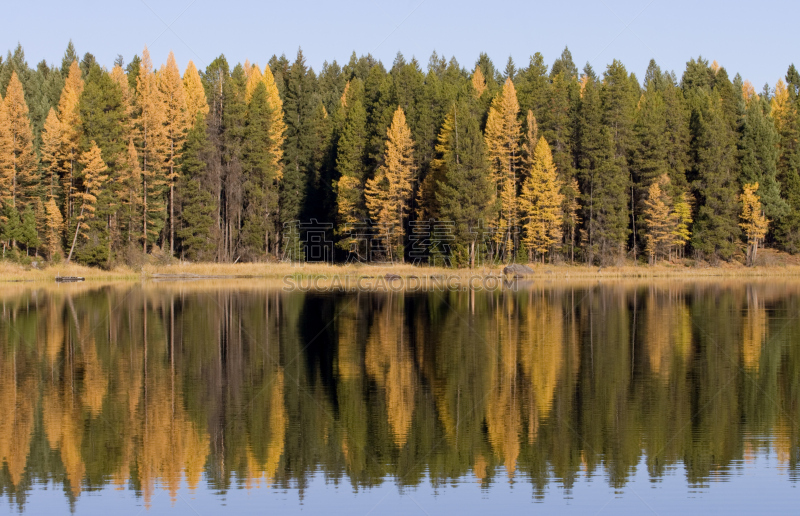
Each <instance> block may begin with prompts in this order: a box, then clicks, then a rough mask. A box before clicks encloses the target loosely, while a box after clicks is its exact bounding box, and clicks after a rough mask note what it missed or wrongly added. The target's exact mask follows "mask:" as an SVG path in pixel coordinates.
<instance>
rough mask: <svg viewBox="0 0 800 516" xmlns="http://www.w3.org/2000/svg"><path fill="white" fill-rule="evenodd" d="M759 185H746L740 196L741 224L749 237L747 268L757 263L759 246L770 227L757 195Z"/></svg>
mask: <svg viewBox="0 0 800 516" xmlns="http://www.w3.org/2000/svg"><path fill="white" fill-rule="evenodd" d="M756 191H758V183H754V184H745V185H744V191H743V192H742V194H741V195H740V196H739V201H740V202H741V203H742V213H741V215H740V217H741V220H742V222H741V223H740V224H739V227H741V228H742V229H743V230H744V234H745V236H746V237H747V266H748V267H752V266H753V265H755V263H756V254H757V253H758V245H759V243H760V242H761V241H762V240H764V236H766V234H767V228H768V227H769V220H768V219H767V217H766V215H765V214H764V207H763V205H762V204H761V201H760V199H759V197H758V196H757V195H756Z"/></svg>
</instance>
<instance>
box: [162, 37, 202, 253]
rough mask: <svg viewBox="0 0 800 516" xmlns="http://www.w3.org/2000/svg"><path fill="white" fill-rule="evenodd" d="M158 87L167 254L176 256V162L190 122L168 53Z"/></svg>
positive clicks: (173, 65)
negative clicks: (163, 140) (166, 204)
mask: <svg viewBox="0 0 800 516" xmlns="http://www.w3.org/2000/svg"><path fill="white" fill-rule="evenodd" d="M158 88H159V91H160V97H161V102H162V106H163V107H162V110H163V116H164V122H163V123H164V128H163V131H164V136H165V138H166V146H167V148H166V161H165V163H164V166H165V167H166V169H167V177H166V179H167V182H168V183H169V255H170V256H174V255H175V185H176V184H177V181H178V177H179V174H178V171H179V167H178V161H179V160H180V157H181V152H182V149H183V143H184V141H186V132H187V131H188V129H189V126H190V124H191V122H193V120H192V119H190V118H189V116H188V115H187V110H186V97H185V96H184V89H183V81H182V80H181V74H180V72H179V71H178V65H177V64H176V63H175V55H174V54H173V53H172V52H170V53H169V57H168V58H167V64H166V66H165V67H163V68H162V69H161V70H160V71H159V74H158Z"/></svg>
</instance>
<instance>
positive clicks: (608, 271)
mask: <svg viewBox="0 0 800 516" xmlns="http://www.w3.org/2000/svg"><path fill="white" fill-rule="evenodd" d="M760 252H761V257H760V259H759V265H758V266H756V267H745V266H744V265H742V264H740V263H737V262H732V263H727V262H725V263H721V264H720V265H718V266H714V267H712V266H710V265H708V264H706V263H699V264H695V263H694V262H692V261H689V260H686V261H684V262H683V263H674V264H671V263H661V264H659V265H656V266H643V265H639V266H636V265H634V264H633V263H632V262H629V263H628V264H626V265H623V266H619V267H602V268H598V267H597V266H591V267H590V266H586V265H569V264H563V265H542V264H532V265H531V268H532V269H533V274H531V275H529V276H527V277H529V278H531V279H535V278H545V279H554V278H575V279H579V278H584V279H590V278H591V279H594V278H598V279H599V278H609V279H610V278H699V277H709V278H712V277H800V257H798V256H790V255H788V254H786V253H780V252H777V251H774V250H771V249H765V250H761V251H760ZM386 274H394V275H397V276H401V277H403V278H409V277H418V278H423V279H425V278H431V277H448V278H455V277H458V278H470V277H474V276H500V275H501V274H502V267H499V266H496V267H479V268H476V269H474V270H470V269H447V268H443V267H427V266H415V265H411V264H394V265H393V264H386V265H365V264H348V265H329V264H315V263H309V264H303V265H292V264H289V263H239V264H229V263H178V262H176V263H174V264H172V265H153V264H150V265H145V266H144V267H142V268H141V269H139V270H135V269H132V268H130V267H118V268H115V269H112V270H103V269H99V268H94V267H86V266H82V265H75V264H70V265H63V264H62V265H54V266H45V267H43V268H39V269H35V268H32V267H29V266H22V265H18V264H13V263H10V262H0V281H5V282H12V281H26V282H28V281H35V282H52V281H53V280H54V279H55V277H56V276H81V277H85V278H86V280H87V281H104V282H106V281H114V280H127V281H130V280H153V279H164V278H156V277H157V276H158V275H185V276H198V277H206V278H208V277H218V278H220V277H221V278H234V277H237V276H238V277H250V278H265V279H278V280H280V279H282V278H285V277H294V278H308V277H312V278H314V277H317V278H333V277H348V278H377V277H383V276H385V275H386ZM198 279H200V278H198ZM209 279H210V278H209ZM226 281H228V280H226Z"/></svg>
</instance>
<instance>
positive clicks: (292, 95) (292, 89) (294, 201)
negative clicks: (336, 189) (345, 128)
mask: <svg viewBox="0 0 800 516" xmlns="http://www.w3.org/2000/svg"><path fill="white" fill-rule="evenodd" d="M315 79H316V78H315V77H314V75H313V72H312V71H310V70H309V69H308V68H306V62H305V57H304V56H303V51H302V50H298V51H297V58H296V59H295V61H294V63H292V65H291V66H290V67H289V70H288V75H287V76H286V77H285V78H284V84H285V99H286V101H285V103H284V104H283V107H284V113H285V120H286V133H285V140H284V149H283V151H284V152H283V164H284V168H283V179H282V181H281V185H280V190H279V206H280V216H281V220H280V224H281V227H282V226H283V224H284V223H287V222H290V221H293V220H298V219H299V218H300V215H301V210H302V209H303V207H304V202H305V197H306V195H307V188H308V186H309V185H308V182H309V178H310V175H311V174H310V172H311V169H312V155H311V151H312V147H313V145H314V142H313V137H314V134H313V133H312V131H311V126H312V124H313V123H314V105H313V104H312V102H313V99H314V89H315V84H314V83H315V82H316V81H315Z"/></svg>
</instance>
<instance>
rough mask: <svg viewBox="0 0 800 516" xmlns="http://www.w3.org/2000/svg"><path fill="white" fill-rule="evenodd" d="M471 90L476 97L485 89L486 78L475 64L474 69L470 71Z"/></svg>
mask: <svg viewBox="0 0 800 516" xmlns="http://www.w3.org/2000/svg"><path fill="white" fill-rule="evenodd" d="M472 91H473V94H474V95H475V98H476V99H477V98H480V97H481V95H483V92H484V91H486V79H485V78H484V77H483V72H482V71H481V67H480V66H475V71H474V72H472Z"/></svg>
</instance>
